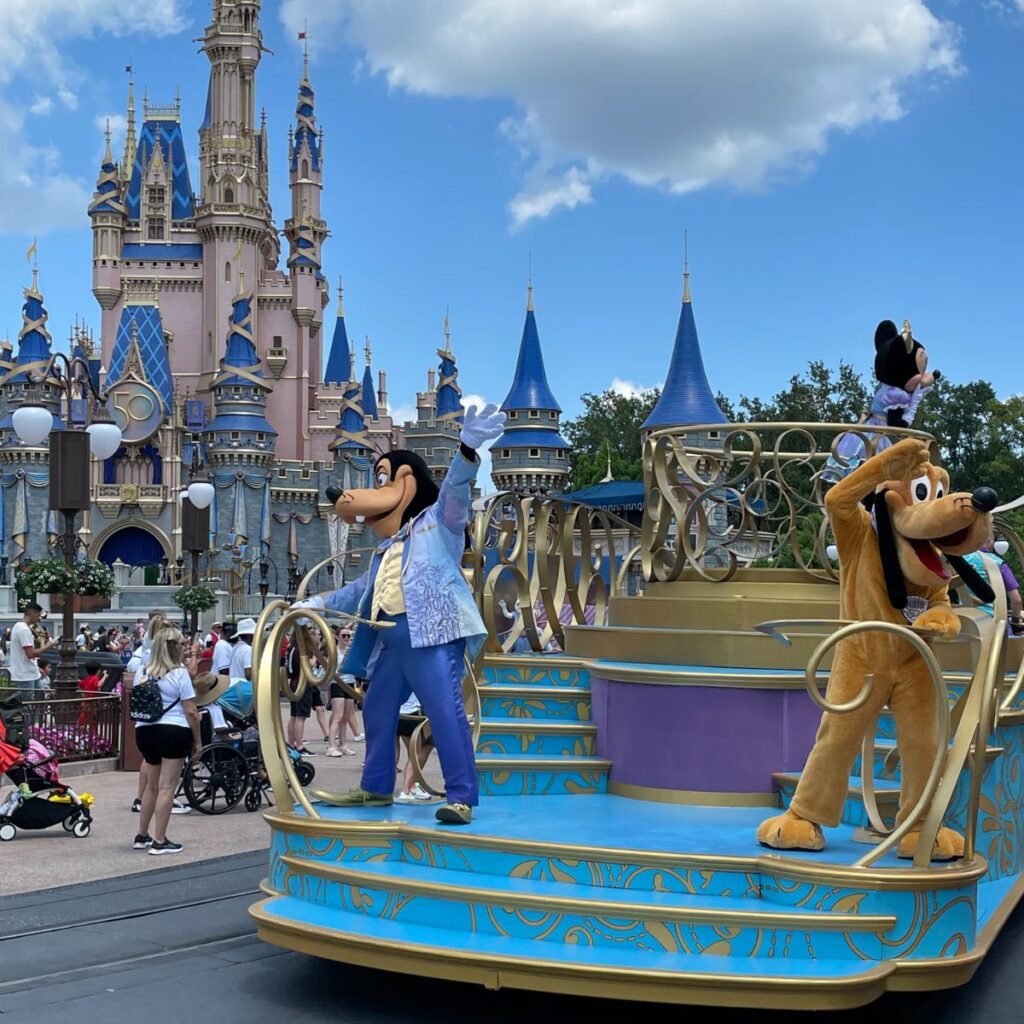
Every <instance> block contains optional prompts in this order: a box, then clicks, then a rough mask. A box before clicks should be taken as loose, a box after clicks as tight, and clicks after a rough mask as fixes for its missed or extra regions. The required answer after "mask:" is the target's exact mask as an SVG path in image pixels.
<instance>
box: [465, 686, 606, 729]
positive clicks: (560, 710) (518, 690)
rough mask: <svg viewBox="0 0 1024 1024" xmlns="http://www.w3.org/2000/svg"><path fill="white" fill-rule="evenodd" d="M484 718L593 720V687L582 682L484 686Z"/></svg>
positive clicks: (482, 689)
mask: <svg viewBox="0 0 1024 1024" xmlns="http://www.w3.org/2000/svg"><path fill="white" fill-rule="evenodd" d="M480 708H481V712H480V713H481V716H482V717H483V718H511V719H515V720H516V721H523V720H524V719H535V718H539V719H543V720H549V721H550V720H554V721H559V722H589V721H590V688H589V687H582V686H574V687H568V686H562V687H558V686H481V687H480Z"/></svg>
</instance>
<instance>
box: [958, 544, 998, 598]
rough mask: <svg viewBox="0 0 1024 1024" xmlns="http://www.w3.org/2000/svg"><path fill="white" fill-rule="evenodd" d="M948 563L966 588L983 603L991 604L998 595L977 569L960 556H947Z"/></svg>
mask: <svg viewBox="0 0 1024 1024" xmlns="http://www.w3.org/2000/svg"><path fill="white" fill-rule="evenodd" d="M946 561H947V562H949V564H950V565H951V566H953V568H954V569H955V570H956V574H957V575H958V576H959V577H960V579H962V580H963V581H964V586H966V587H967V589H968V590H969V591H970V592H971V593H972V594H973V595H974V596H975V597H976V598H977V599H978V600H979V601H980V602H981V603H982V604H991V603H992V602H993V601H994V600H995V599H996V595H995V593H994V592H993V590H992V588H991V587H990V586H989V585H988V580H986V579H985V578H984V577H983V576H982V575H981V574H980V573H979V572H978V571H977V570H976V569H975V568H974V566H973V565H971V563H970V562H968V561H967V559H966V558H961V557H960V555H946Z"/></svg>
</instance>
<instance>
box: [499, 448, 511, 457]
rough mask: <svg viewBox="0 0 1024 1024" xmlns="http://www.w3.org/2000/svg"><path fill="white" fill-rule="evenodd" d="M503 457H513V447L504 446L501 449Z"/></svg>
mask: <svg viewBox="0 0 1024 1024" xmlns="http://www.w3.org/2000/svg"><path fill="white" fill-rule="evenodd" d="M501 457H502V458H503V459H511V458H512V449H511V448H502V449H501Z"/></svg>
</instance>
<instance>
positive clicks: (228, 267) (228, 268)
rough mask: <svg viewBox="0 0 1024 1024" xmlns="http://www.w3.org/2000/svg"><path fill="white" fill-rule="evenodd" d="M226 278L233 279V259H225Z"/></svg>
mask: <svg viewBox="0 0 1024 1024" xmlns="http://www.w3.org/2000/svg"><path fill="white" fill-rule="evenodd" d="M224 280H225V281H230V280H231V260H225V262H224Z"/></svg>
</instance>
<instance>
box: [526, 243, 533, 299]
mask: <svg viewBox="0 0 1024 1024" xmlns="http://www.w3.org/2000/svg"><path fill="white" fill-rule="evenodd" d="M526 267H527V270H526V312H527V313H529V312H531V311H532V310H533V253H532V252H530V253H527V255H526Z"/></svg>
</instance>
